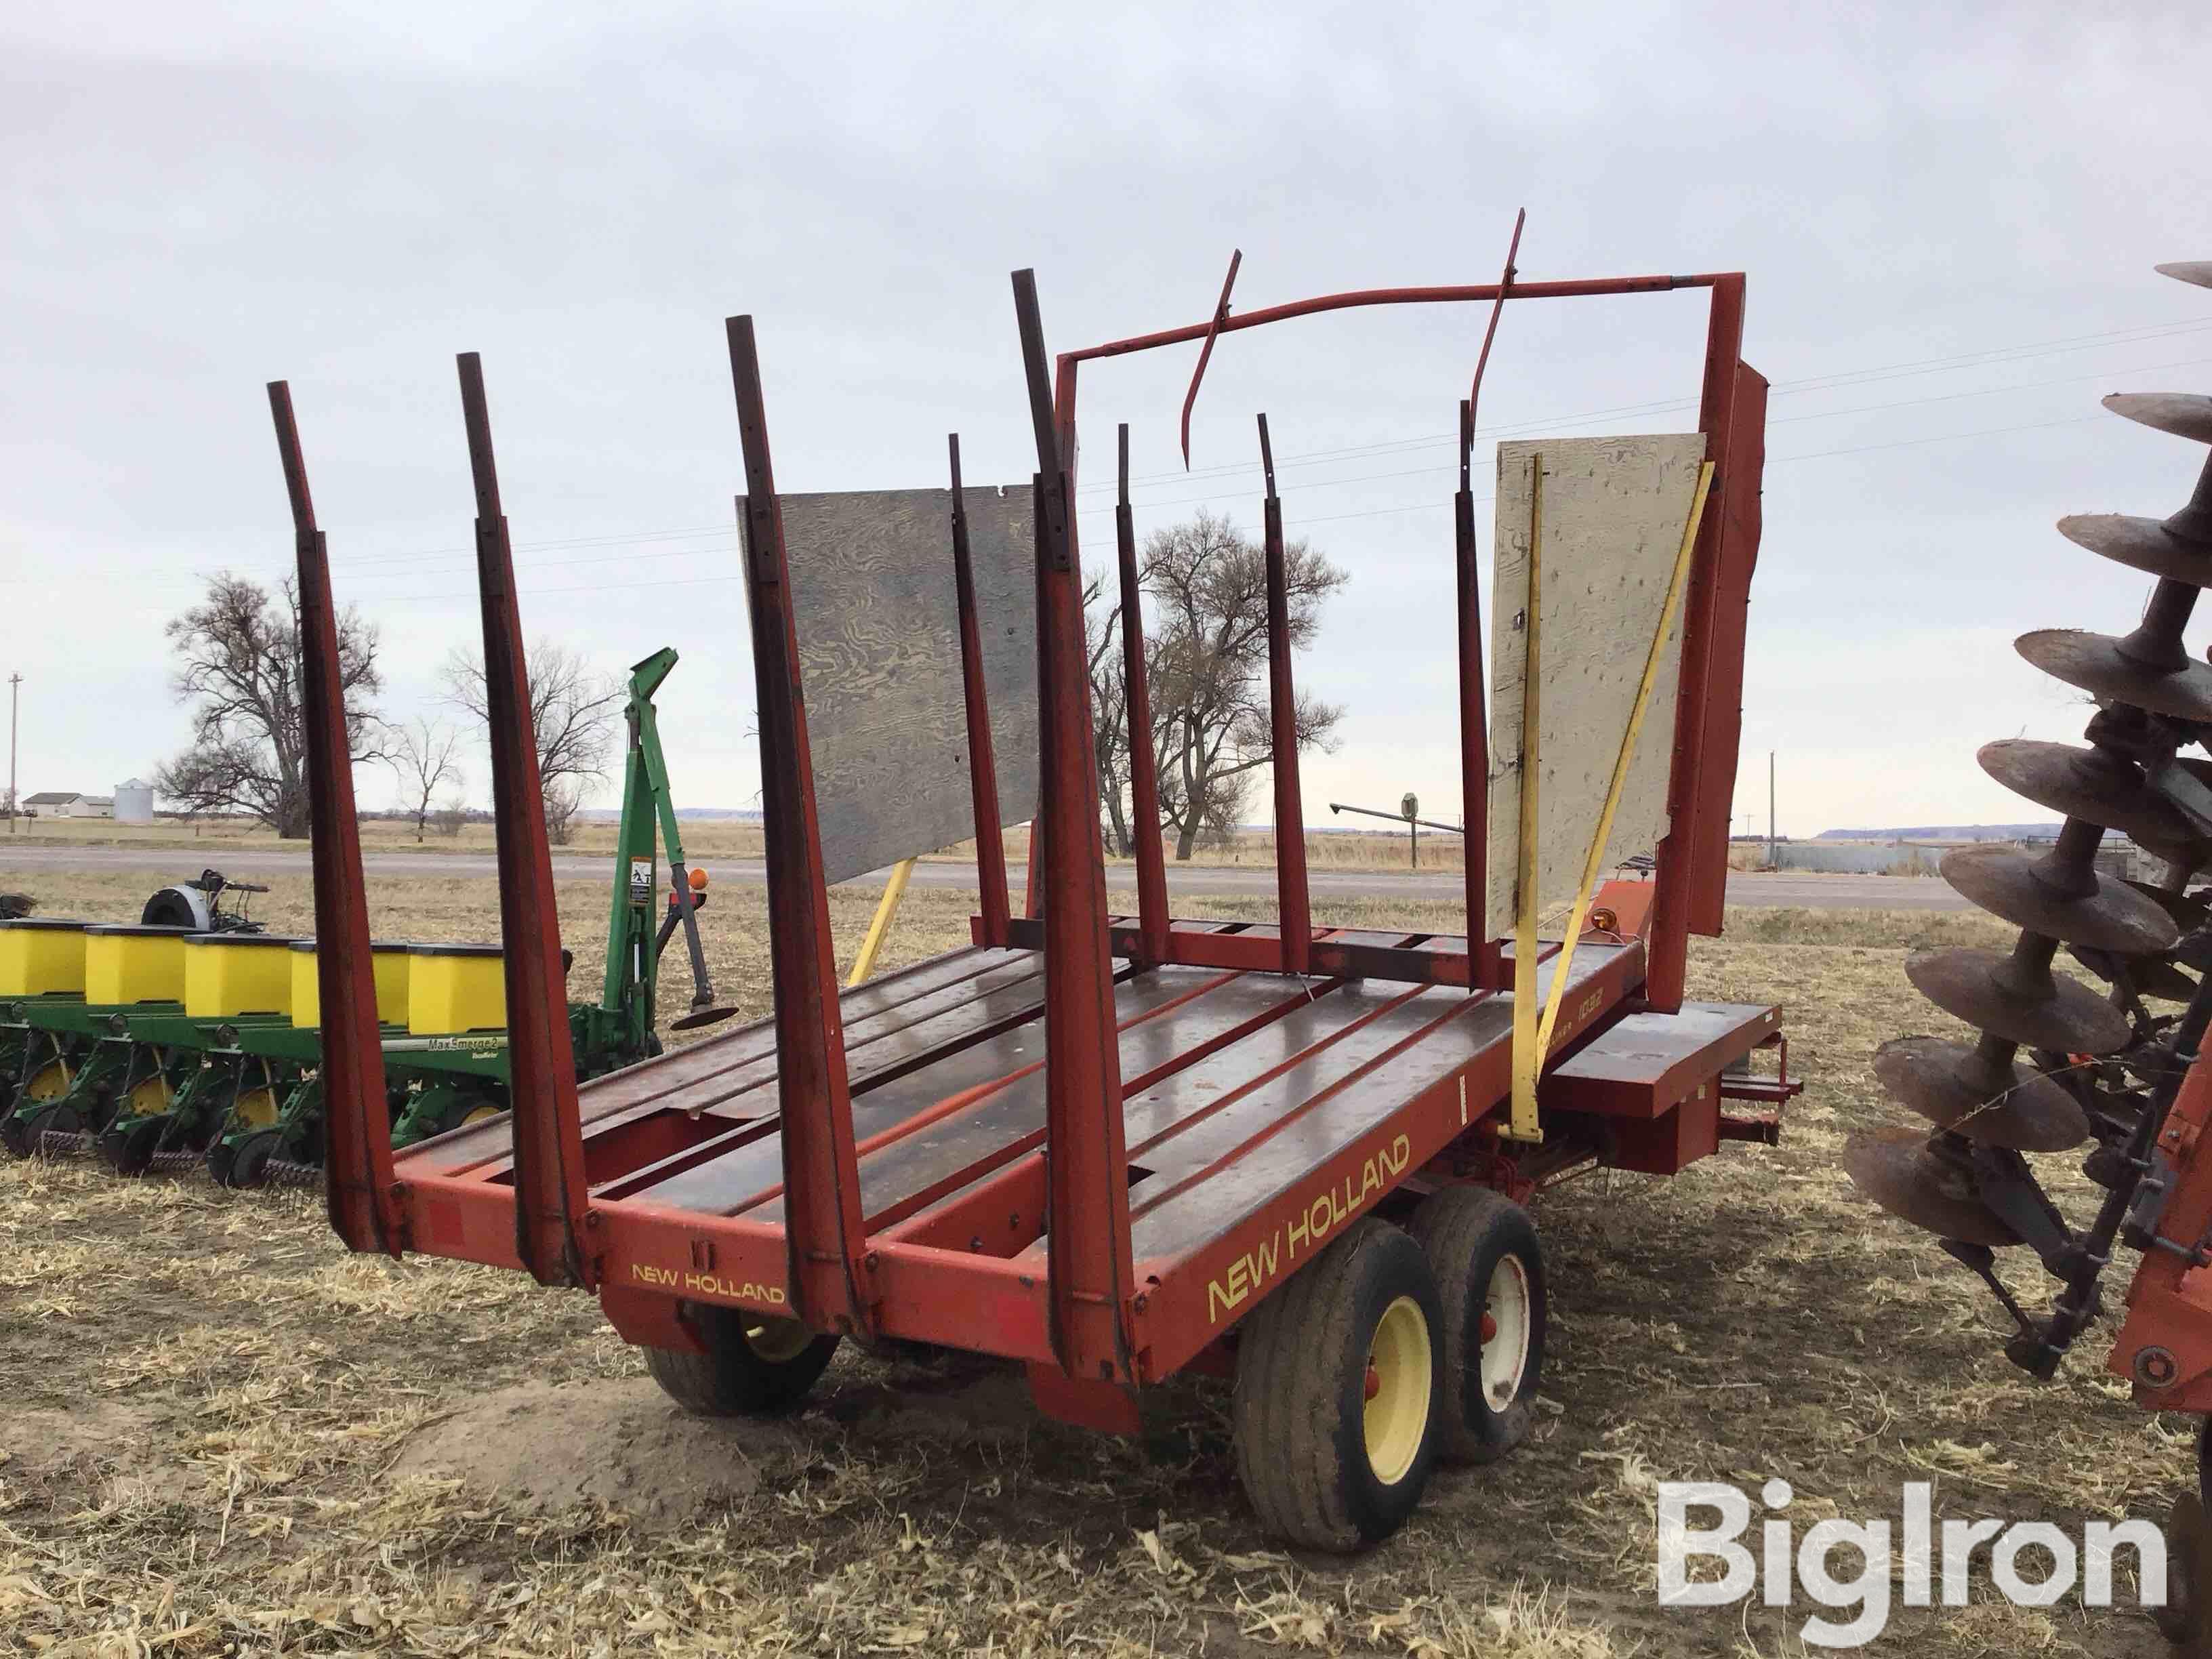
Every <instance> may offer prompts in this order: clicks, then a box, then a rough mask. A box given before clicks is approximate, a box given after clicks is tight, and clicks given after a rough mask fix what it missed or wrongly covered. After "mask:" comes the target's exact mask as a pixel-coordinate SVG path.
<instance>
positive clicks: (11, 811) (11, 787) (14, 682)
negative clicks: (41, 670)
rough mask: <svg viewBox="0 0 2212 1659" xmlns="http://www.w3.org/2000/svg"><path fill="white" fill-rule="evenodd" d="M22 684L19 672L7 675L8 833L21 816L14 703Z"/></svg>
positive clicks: (12, 831) (11, 832)
mask: <svg viewBox="0 0 2212 1659" xmlns="http://www.w3.org/2000/svg"><path fill="white" fill-rule="evenodd" d="M21 684H23V677H22V676H21V674H10V675H9V676H8V833H9V835H11V836H12V835H14V834H15V820H16V819H17V818H18V817H21V813H19V812H17V811H16V810H15V799H16V798H15V703H16V700H17V699H18V698H19V697H21V696H22V693H21V691H19V690H17V689H16V688H17V687H18V686H20V685H21Z"/></svg>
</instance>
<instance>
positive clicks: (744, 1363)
mask: <svg viewBox="0 0 2212 1659" xmlns="http://www.w3.org/2000/svg"><path fill="white" fill-rule="evenodd" d="M685 1317H686V1319H687V1321H688V1322H690V1325H691V1328H693V1329H694V1330H696V1332H697V1333H698V1334H699V1341H700V1345H701V1346H702V1348H703V1349H704V1350H705V1352H702V1353H689V1352H682V1351H679V1350H678V1349H674V1348H647V1349H646V1350H645V1368H646V1370H648V1371H650V1372H652V1373H653V1381H654V1382H656V1383H659V1384H660V1387H661V1389H662V1391H663V1392H664V1393H665V1394H666V1395H668V1397H669V1398H670V1399H671V1400H673V1401H675V1402H676V1403H677V1404H678V1405H679V1406H681V1407H684V1410H685V1411H687V1412H690V1413H695V1414H696V1415H697V1416H700V1417H768V1416H773V1415H775V1413H779V1412H787V1411H792V1410H794V1409H796V1408H797V1407H798V1406H799V1402H800V1401H804V1400H805V1398H806V1394H807V1390H808V1389H811V1388H812V1387H813V1386H814V1383H815V1379H816V1378H817V1377H819V1376H821V1375H822V1372H823V1368H824V1367H825V1366H827V1365H828V1364H829V1357H830V1356H831V1355H832V1354H834V1353H836V1352H837V1339H836V1337H834V1336H817V1335H816V1334H814V1333H813V1332H812V1331H811V1330H809V1329H808V1328H806V1327H805V1326H804V1325H802V1324H800V1323H799V1322H798V1321H797V1320H795V1319H773V1318H769V1317H768V1316H765V1315H762V1314H756V1313H747V1312H745V1311H744V1310H742V1309H738V1308H718V1307H711V1306H708V1305H707V1304H702V1303H693V1304H690V1307H689V1308H688V1309H686V1310H685Z"/></svg>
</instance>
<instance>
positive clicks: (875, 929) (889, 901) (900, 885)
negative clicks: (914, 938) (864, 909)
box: [845, 859, 914, 990]
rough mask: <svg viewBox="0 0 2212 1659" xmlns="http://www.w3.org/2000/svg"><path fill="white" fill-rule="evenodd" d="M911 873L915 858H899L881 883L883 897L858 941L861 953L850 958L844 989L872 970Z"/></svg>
mask: <svg viewBox="0 0 2212 1659" xmlns="http://www.w3.org/2000/svg"><path fill="white" fill-rule="evenodd" d="M913 874H914V860H912V859H901V860H899V861H898V862H897V863H896V864H894V865H893V866H891V878H890V880H889V881H888V882H886V883H884V896H883V897H881V898H880V899H878V900H877V901H876V914H875V918H874V920H872V921H870V922H869V923H868V936H867V937H866V939H862V940H861V941H860V955H858V956H857V957H854V958H853V971H852V972H851V973H850V974H848V975H846V976H845V988H846V989H847V990H850V989H851V988H852V987H854V986H855V985H859V984H862V983H864V982H865V981H866V979H867V977H868V975H870V974H872V973H873V972H874V971H875V967H876V957H877V955H878V952H880V951H882V950H883V948H884V935H885V934H886V933H890V930H891V918H892V917H894V916H896V915H898V908H899V900H900V899H902V898H903V897H904V896H906V884H907V878H908V877H909V876H911V875H913Z"/></svg>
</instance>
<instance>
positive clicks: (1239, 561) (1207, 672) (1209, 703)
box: [1090, 509, 1349, 860]
mask: <svg viewBox="0 0 2212 1659" xmlns="http://www.w3.org/2000/svg"><path fill="white" fill-rule="evenodd" d="M1284 564H1285V576H1286V578H1287V587H1288V592H1289V600H1290V635H1291V647H1293V648H1294V649H1303V648H1304V647H1306V646H1308V645H1310V644H1311V643H1312V641H1313V638H1314V635H1315V634H1316V632H1317V631H1318V629H1319V628H1320V626H1321V610H1322V602H1323V601H1324V600H1326V599H1328V597H1329V596H1330V595H1331V594H1333V593H1334V592H1337V591H1338V590H1339V589H1340V588H1341V587H1342V586H1344V585H1345V583H1346V581H1347V580H1349V578H1348V577H1347V576H1346V574H1345V572H1344V571H1343V570H1342V569H1340V568H1338V567H1337V566H1336V565H1334V564H1332V563H1331V562H1329V561H1328V558H1327V557H1326V556H1324V555H1322V554H1321V553H1319V552H1316V550H1314V549H1313V548H1312V547H1311V546H1310V544H1307V543H1305V542H1303V541H1301V542H1296V543H1292V544H1291V545H1289V546H1288V547H1286V548H1285V550H1284ZM1139 586H1141V588H1142V590H1143V592H1144V594H1145V597H1146V599H1149V600H1150V601H1151V605H1150V609H1151V611H1152V617H1151V618H1150V620H1149V621H1148V623H1146V635H1147V636H1148V637H1147V638H1146V642H1145V664H1146V669H1145V673H1146V684H1147V686H1148V687H1149V689H1150V690H1151V693H1152V755H1153V765H1154V769H1155V771H1156V772H1157V774H1158V779H1159V796H1160V817H1161V818H1162V820H1163V821H1164V823H1165V824H1166V825H1167V826H1168V827H1169V828H1170V829H1173V830H1174V832H1175V836H1176V858H1177V859H1178V860H1182V859H1188V857H1189V856H1190V855H1191V853H1192V851H1193V849H1194V848H1195V847H1196V846H1197V845H1198V843H1199V842H1200V840H1201V839H1206V838H1211V837H1214V836H1228V835H1230V834H1231V833H1233V832H1234V830H1235V829H1236V827H1237V822H1238V819H1239V817H1240V815H1241V814H1242V812H1243V806H1244V803H1245V801H1246V799H1248V798H1249V793H1250V790H1251V786H1252V783H1253V781H1254V777H1253V775H1254V774H1255V772H1256V771H1257V769H1260V768H1261V767H1265V766H1267V765H1269V764H1271V763H1273V759H1274V738H1273V727H1272V726H1271V725H1270V722H1269V720H1268V716H1267V550H1266V549H1265V548H1264V547H1263V546H1262V545H1261V544H1260V543H1259V542H1257V541H1255V540H1253V539H1251V538H1248V537H1246V536H1244V535H1243V534H1242V533H1241V532H1239V531H1238V530H1237V526H1235V525H1234V524H1233V523H1231V521H1230V520H1227V519H1225V518H1218V517H1216V516H1215V515H1214V514H1212V513H1208V512H1206V511H1204V510H1203V509H1201V510H1200V512H1199V513H1198V515H1197V516H1196V517H1195V518H1194V519H1191V520H1188V522H1187V523H1183V524H1180V525H1176V526H1171V527H1170V528H1168V529H1165V530H1160V531H1155V532H1153V533H1152V536H1151V537H1150V538H1148V539H1147V540H1146V544H1145V553H1144V562H1143V565H1142V566H1141V568H1140V570H1139ZM1093 596H1094V597H1095V596H1096V590H1094V595H1093ZM1101 635H1103V636H1104V637H1105V638H1106V639H1107V640H1109V641H1111V648H1110V649H1109V648H1103V647H1102V646H1101V644H1100V642H1099V641H1100V636H1101ZM1120 636H1121V619H1120V616H1119V613H1118V611H1115V612H1112V613H1109V614H1108V615H1107V616H1105V617H1103V618H1100V619H1098V621H1097V625H1096V627H1095V629H1094V631H1093V633H1092V636H1091V652H1090V655H1091V698H1092V704H1093V720H1094V724H1100V723H1103V717H1102V715H1101V714H1100V711H1101V710H1102V709H1105V708H1112V709H1113V710H1114V719H1115V731H1114V733H1113V736H1112V737H1111V738H1109V739H1104V740H1102V741H1100V742H1099V745H1098V748H1099V759H1098V772H1099V790H1100V793H1101V794H1102V795H1103V796H1109V797H1110V798H1111V799H1113V802H1114V804H1113V805H1112V806H1110V807H1109V817H1111V819H1112V821H1113V823H1115V826H1116V827H1117V828H1120V829H1121V830H1122V834H1121V839H1122V841H1123V842H1124V843H1125V844H1126V843H1127V841H1128V832H1127V828H1126V819H1125V817H1124V816H1123V811H1122V808H1121V800H1120V797H1121V793H1122V792H1123V791H1124V790H1125V789H1126V788H1127V775H1128V770H1127V754H1126V751H1125V750H1118V749H1117V748H1116V745H1117V744H1127V741H1128V736H1127V726H1128V720H1127V695H1126V692H1127V688H1126V686H1124V685H1123V684H1122V680H1123V671H1122V656H1121V638H1120ZM1343 715H1344V710H1343V709H1342V708H1340V707H1339V706H1337V705H1334V704H1332V703H1327V702H1322V701H1321V700H1320V699H1318V698H1316V697H1314V696H1311V695H1310V694H1307V693H1304V692H1301V693H1300V694H1299V696H1298V703H1297V740H1298V749H1299V751H1300V752H1301V753H1303V752H1304V751H1305V750H1309V749H1319V750H1322V751H1324V752H1326V751H1328V750H1331V749H1333V748H1334V746H1335V732H1336V727H1337V724H1338V722H1339V721H1340V720H1342V718H1343Z"/></svg>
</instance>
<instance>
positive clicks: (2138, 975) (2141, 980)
mask: <svg viewBox="0 0 2212 1659" xmlns="http://www.w3.org/2000/svg"><path fill="white" fill-rule="evenodd" d="M2068 954H2069V956H2071V957H2073V958H2074V960H2075V961H2076V962H2078V963H2081V965H2082V966H2083V967H2084V968H2087V969H2088V970H2089V971H2090V972H2091V973H2093V974H2094V975H2096V976H2097V977H2098V978H2099V979H2102V980H2110V979H2112V977H2113V976H2114V975H2113V971H2112V969H2113V959H2112V957H2109V956H2107V955H2106V954H2105V952H2103V951H2092V950H2087V949H2082V948H2079V947H2075V948H2070V949H2069V951H2068ZM2121 962H2122V964H2123V965H2124V967H2125V968H2126V969H2127V975H2128V983H2129V984H2130V985H2132V986H2134V987H2136V995H2137V996H2139V997H2148V998H2151V999H2153V1000H2156V1001H2160V1002H2186V1001H2188V1000H2189V999H2190V998H2191V997H2193V996H2195V995H2196V994H2197V981H2195V980H2193V979H2191V978H2190V977H2189V975H2186V974H2185V973H2183V972H2182V971H2181V969H2179V968H2177V967H2175V966H2174V965H2173V964H2172V963H2171V962H2168V961H2167V960H2166V958H2165V957H2155V956H2152V957H2122V958H2121Z"/></svg>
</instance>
